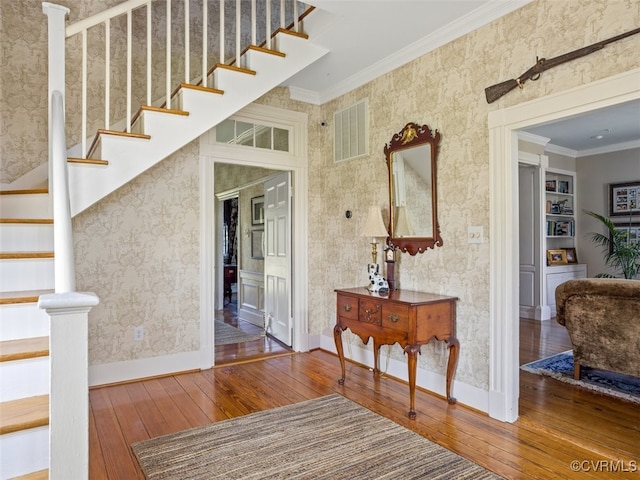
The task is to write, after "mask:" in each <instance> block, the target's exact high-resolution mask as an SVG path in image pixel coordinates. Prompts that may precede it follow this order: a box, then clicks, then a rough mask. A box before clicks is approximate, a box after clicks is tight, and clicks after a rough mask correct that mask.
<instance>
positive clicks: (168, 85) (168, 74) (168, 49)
mask: <svg viewBox="0 0 640 480" xmlns="http://www.w3.org/2000/svg"><path fill="white" fill-rule="evenodd" d="M166 62H167V65H166V67H167V70H166V80H165V82H166V84H165V91H166V97H167V99H166V101H165V106H166V108H171V0H167V45H166Z"/></svg>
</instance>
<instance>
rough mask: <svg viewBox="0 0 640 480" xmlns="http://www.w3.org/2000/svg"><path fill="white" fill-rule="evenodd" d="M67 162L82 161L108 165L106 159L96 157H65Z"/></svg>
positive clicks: (90, 163) (88, 163)
mask: <svg viewBox="0 0 640 480" xmlns="http://www.w3.org/2000/svg"><path fill="white" fill-rule="evenodd" d="M67 163H82V164H85V165H109V162H108V161H107V160H100V159H96V158H75V157H67Z"/></svg>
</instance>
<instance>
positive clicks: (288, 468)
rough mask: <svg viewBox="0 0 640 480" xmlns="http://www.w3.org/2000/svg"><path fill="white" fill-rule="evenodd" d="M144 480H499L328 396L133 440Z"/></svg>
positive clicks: (348, 402)
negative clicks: (159, 435) (173, 432)
mask: <svg viewBox="0 0 640 480" xmlns="http://www.w3.org/2000/svg"><path fill="white" fill-rule="evenodd" d="M132 448H133V451H134V453H135V454H136V456H137V458H138V461H139V462H140V466H141V467H142V470H143V471H144V474H145V476H146V478H148V479H153V480H156V479H186V478H189V479H195V480H200V479H215V478H220V479H243V480H250V479H256V480H257V479H265V478H268V479H282V478H287V479H313V480H324V479H349V480H354V479H363V480H364V479H366V480H369V479H394V480H395V479H400V478H401V479H410V478H413V479H417V478H429V479H454V478H455V479H474V480H476V479H500V478H502V477H499V476H498V475H496V474H494V473H491V472H490V471H488V470H485V469H484V468H483V467H481V466H479V465H476V464H475V463H473V462H471V461H469V460H466V459H464V458H463V457H461V456H459V455H457V454H455V453H453V452H451V451H449V450H447V449H446V448H444V447H441V446H440V445H437V444H435V443H433V442H431V441H429V440H427V439H426V438H423V437H421V436H420V435H418V434H417V433H414V432H412V431H411V430H408V429H406V428H404V427H402V426H400V425H398V424H397V423H394V422H392V421H391V420H389V419H387V418H384V417H382V416H380V415H378V414H376V413H373V412H371V411H370V410H367V409H366V408H363V407H361V406H360V405H358V404H357V403H354V402H352V401H351V400H348V399H346V398H344V397H342V396H340V395H337V394H333V395H328V396H325V397H320V398H316V399H314V400H308V401H306V402H302V403H297V404H294V405H288V406H286V407H280V408H275V409H272V410H267V411H264V412H258V413H254V414H250V415H245V416H242V417H236V418H232V419H230V420H225V421H222V422H216V423H212V424H210V425H207V426H204V427H198V428H194V429H191V430H186V431H184V432H179V433H175V434H171V435H165V436H162V437H158V438H153V439H151V440H146V441H143V442H138V443H134V444H133V445H132Z"/></svg>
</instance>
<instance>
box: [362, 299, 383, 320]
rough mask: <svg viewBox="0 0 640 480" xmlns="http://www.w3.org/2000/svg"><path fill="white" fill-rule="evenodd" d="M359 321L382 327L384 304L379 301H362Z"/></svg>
mask: <svg viewBox="0 0 640 480" xmlns="http://www.w3.org/2000/svg"><path fill="white" fill-rule="evenodd" d="M359 309H360V314H359V315H358V320H359V321H360V322H362V323H369V324H371V325H378V326H380V325H382V303H381V302H380V301H379V300H373V299H371V300H370V299H366V300H365V299H363V298H361V299H360V306H359Z"/></svg>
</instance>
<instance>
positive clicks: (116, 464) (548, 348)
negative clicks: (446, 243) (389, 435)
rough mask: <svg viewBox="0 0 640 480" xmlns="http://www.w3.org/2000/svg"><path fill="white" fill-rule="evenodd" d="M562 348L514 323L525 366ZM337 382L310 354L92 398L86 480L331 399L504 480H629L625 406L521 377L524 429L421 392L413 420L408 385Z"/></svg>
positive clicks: (358, 377)
mask: <svg viewBox="0 0 640 480" xmlns="http://www.w3.org/2000/svg"><path fill="white" fill-rule="evenodd" d="M569 348H570V344H569V342H568V338H567V336H566V332H565V331H564V328H563V327H561V326H559V325H557V324H556V323H555V321H548V322H533V321H528V320H522V321H521V359H522V360H523V361H522V363H525V362H527V361H530V360H529V359H536V358H541V357H543V356H546V355H549V354H552V353H556V352H558V351H564V350H567V349H569ZM338 377H339V362H338V359H337V357H335V356H334V355H332V354H330V353H327V352H323V351H319V350H318V351H314V352H310V353H298V354H292V355H286V356H272V357H268V358H265V359H262V360H259V361H253V362H245V363H237V364H230V365H223V366H217V367H216V368H213V369H210V370H204V371H201V372H197V373H187V374H183V375H175V376H170V377H165V378H159V379H151V380H146V381H141V382H136V383H130V384H124V385H115V386H109V387H103V388H96V389H92V390H91V391H90V478H91V479H134V478H144V477H143V475H142V472H141V471H140V469H139V467H138V464H137V461H136V459H135V457H134V455H133V453H132V452H131V449H130V444H131V443H132V442H135V441H138V440H143V439H146V438H152V437H155V436H158V435H162V434H167V433H172V432H176V431H180V430H183V429H186V428H191V427H196V426H200V425H205V424H208V423H210V422H215V421H220V420H224V419H227V418H232V417H236V416H239V415H246V414H248V413H251V412H257V411H261V410H266V409H270V408H274V407H277V406H282V405H288V404H292V403H296V402H300V401H303V400H306V399H311V398H317V397H319V396H322V395H327V394H330V393H334V392H337V393H340V394H341V395H344V396H345V397H347V398H349V399H351V400H353V401H355V402H358V403H359V404H361V405H363V406H365V407H367V408H369V409H371V410H373V411H374V412H376V413H378V414H380V415H383V416H385V417H387V418H390V419H391V420H393V421H395V422H397V423H399V424H400V425H403V426H405V427H407V428H410V429H411V430H413V431H415V432H417V433H419V434H420V435H423V436H424V437H426V438H428V439H430V440H432V441H434V442H437V443H439V444H441V445H443V446H445V447H446V448H449V449H451V450H453V451H455V452H457V453H459V454H460V455H462V456H464V457H466V458H468V459H470V460H472V461H474V462H476V463H478V464H480V465H482V466H484V467H486V468H488V469H490V470H492V471H494V472H496V473H498V474H500V475H502V476H504V477H505V478H510V479H511V478H513V479H520V478H523V479H524V478H538V479H556V478H580V479H604V478H607V479H609V478H637V475H638V473H620V472H612V471H611V470H612V468H613V467H616V466H617V467H616V468H618V470H620V469H621V468H627V469H629V467H630V466H632V465H633V464H632V463H630V462H632V461H635V462H640V421H639V420H640V413H639V412H640V408H638V406H637V405H635V404H632V403H630V402H625V401H622V400H620V401H618V400H615V399H610V398H609V397H604V396H602V395H598V394H595V393H591V392H587V391H582V390H581V389H579V388H576V387H573V386H571V385H568V384H565V383H562V382H559V381H556V380H553V379H551V378H546V377H541V376H537V375H532V374H528V373H525V372H522V373H521V400H520V406H521V407H520V408H521V418H520V419H519V420H518V421H517V422H515V423H513V424H510V423H503V422H499V421H497V420H493V419H491V418H489V417H488V416H487V415H485V414H483V413H480V412H477V411H475V410H473V409H470V408H467V407H465V406H463V405H448V404H447V402H446V400H444V399H443V398H441V397H439V396H436V395H433V394H430V393H428V392H425V391H420V390H419V391H418V392H417V393H416V409H417V412H418V416H417V419H416V420H409V419H408V418H407V416H406V410H407V402H408V387H407V385H406V384H405V383H402V382H399V381H396V380H394V379H392V378H389V377H382V378H380V377H375V378H374V377H373V376H372V374H371V372H370V371H369V370H368V369H366V368H363V367H360V366H358V365H355V364H352V363H347V381H346V382H345V384H344V385H343V386H340V385H338V382H337V379H338ZM576 460H577V461H584V462H598V461H604V462H613V463H607V464H606V465H605V466H603V464H594V463H584V464H583V465H584V466H585V468H583V469H582V470H581V471H579V472H573V471H572V470H571V468H570V464H571V462H572V461H576ZM594 465H595V467H594ZM605 467H606V468H608V471H606V472H604V471H603V469H604V468H605Z"/></svg>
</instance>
